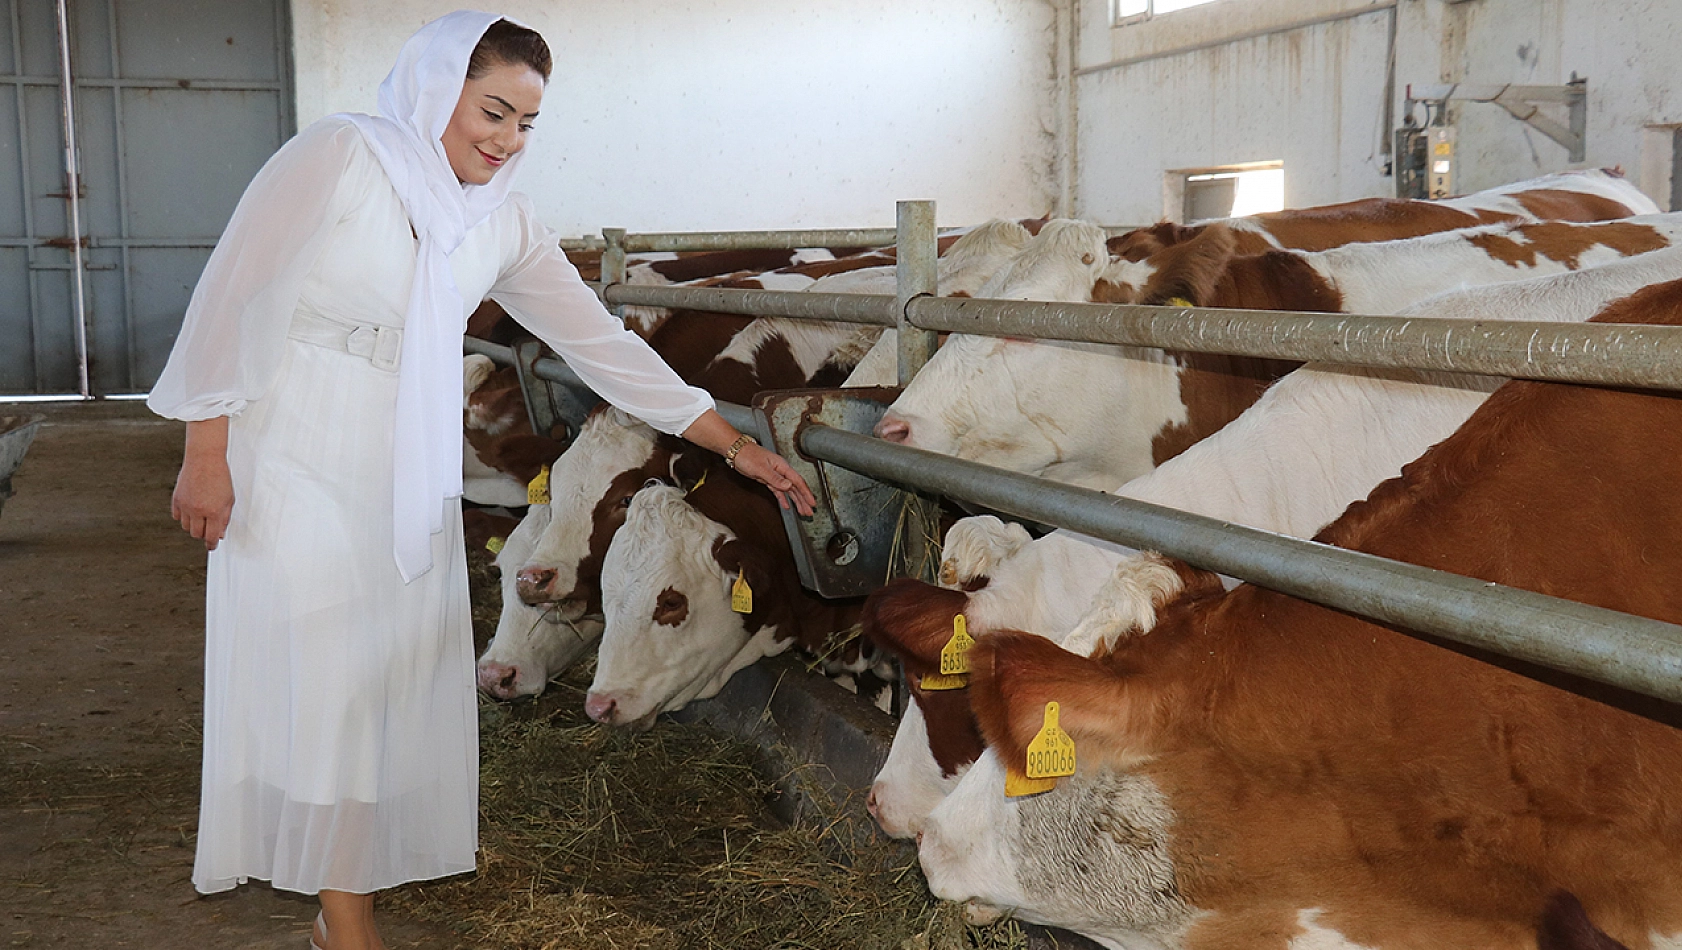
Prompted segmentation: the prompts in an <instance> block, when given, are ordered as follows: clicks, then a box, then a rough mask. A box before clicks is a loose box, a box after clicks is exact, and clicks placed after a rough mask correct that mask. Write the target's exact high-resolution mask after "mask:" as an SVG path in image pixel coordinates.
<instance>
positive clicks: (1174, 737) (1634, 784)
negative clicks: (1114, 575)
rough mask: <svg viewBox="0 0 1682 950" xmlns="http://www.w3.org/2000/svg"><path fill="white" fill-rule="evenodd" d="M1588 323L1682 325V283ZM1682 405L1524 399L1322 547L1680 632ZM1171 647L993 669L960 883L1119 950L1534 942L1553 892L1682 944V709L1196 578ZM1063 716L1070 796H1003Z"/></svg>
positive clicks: (1153, 636)
mask: <svg viewBox="0 0 1682 950" xmlns="http://www.w3.org/2000/svg"><path fill="white" fill-rule="evenodd" d="M1596 319H1597V320H1601V321H1606V322H1615V323H1637V324H1660V325H1669V326H1677V325H1682V281H1676V280H1673V281H1670V282H1667V283H1663V284H1657V285H1653V286H1651V287H1648V288H1645V289H1643V290H1641V291H1638V292H1637V293H1635V294H1633V295H1631V296H1629V297H1627V298H1625V299H1623V300H1620V301H1618V302H1617V303H1615V304H1613V305H1612V306H1610V307H1608V308H1606V310H1605V311H1604V312H1602V313H1601V314H1600V315H1599V316H1597V318H1596ZM1679 479H1682V400H1678V399H1677V398H1676V396H1675V395H1673V394H1670V393H1654V392H1648V391H1642V390H1637V389H1617V388H1603V387H1591V386H1579V385H1565V384H1558V383H1540V382H1532V381H1515V382H1511V383H1508V384H1506V385H1505V386H1504V387H1503V388H1502V389H1501V390H1500V391H1499V392H1497V393H1496V394H1495V395H1494V396H1492V397H1491V398H1490V399H1489V400H1488V401H1487V402H1486V403H1485V404H1484V405H1483V406H1482V407H1480V408H1479V410H1478V411H1477V412H1476V413H1474V414H1473V415H1472V417H1471V418H1469V419H1468V420H1467V421H1466V423H1465V424H1464V425H1462V426H1461V427H1460V428H1459V429H1458V430H1457V431H1456V432H1455V433H1454V434H1453V435H1452V436H1451V437H1450V438H1448V439H1447V440H1445V441H1444V442H1442V443H1441V444H1439V445H1437V446H1435V447H1434V448H1432V449H1431V450H1430V451H1428V452H1427V453H1425V454H1424V455H1423V456H1422V457H1421V458H1420V459H1418V460H1417V461H1415V462H1413V463H1411V464H1409V465H1408V466H1407V467H1406V468H1405V469H1404V471H1403V472H1402V474H1401V475H1400V476H1399V477H1397V478H1393V479H1391V480H1389V481H1387V482H1385V483H1384V484H1382V485H1380V486H1378V487H1377V488H1376V489H1375V490H1374V491H1373V492H1372V493H1371V494H1370V495H1369V496H1368V497H1367V499H1366V500H1364V501H1363V502H1361V503H1358V504H1356V505H1354V506H1352V507H1351V508H1350V509H1349V510H1348V511H1347V512H1345V513H1344V515H1343V516H1342V517H1340V518H1339V519H1338V520H1337V521H1335V522H1334V523H1333V524H1331V525H1330V526H1329V527H1327V528H1326V530H1324V531H1323V532H1321V533H1320V535H1318V537H1317V540H1319V541H1320V542H1322V543H1325V544H1330V545H1335V546H1338V547H1343V548H1348V549H1351V550H1357V551H1363V552H1366V553H1369V554H1374V555H1377V556H1380V557H1387V558H1392V559H1395V560H1400V561H1406V562H1409V563H1415V564H1421V565H1425V566H1429V567H1432V568H1437V569H1441V570H1447V571H1452V572H1455V573H1459V574H1464V575H1468V576H1471V577H1474V578H1477V579H1479V580H1482V581H1486V582H1489V583H1492V584H1504V585H1508V586H1511V587H1517V588H1521V589H1528V590H1539V591H1545V592H1547V593H1550V594H1552V595H1554V596H1560V597H1565V598H1567V599H1571V600H1577V601H1581V602H1586V603H1590V604H1594V605H1596V606H1600V607H1606V608H1611V609H1614V610H1622V611H1626V612H1629V613H1633V614H1637V615H1640V616H1644V617H1651V618H1654V619H1658V620H1663V621H1668V622H1671V623H1677V622H1682V592H1678V590H1677V588H1676V585H1675V584H1673V583H1672V582H1671V581H1672V579H1673V578H1674V577H1676V576H1677V574H1678V573H1679V572H1682V548H1679V547H1678V546H1677V545H1676V544H1675V543H1674V540H1675V538H1676V537H1677V536H1678V535H1679V533H1682V504H1678V495H1677V494H1676V492H1675V486H1676V485H1677V484H1678V483H1679V481H1678V480H1679ZM1179 570H1180V572H1181V573H1183V575H1184V581H1185V584H1186V587H1185V590H1184V592H1183V593H1182V595H1181V596H1180V597H1179V599H1177V600H1176V601H1174V602H1173V603H1171V604H1168V605H1166V606H1165V608H1164V610H1163V612H1162V614H1161V616H1160V617H1159V618H1158V620H1157V622H1156V625H1155V627H1154V629H1152V630H1150V631H1149V633H1148V635H1139V634H1138V632H1137V631H1133V630H1122V631H1116V632H1115V633H1116V634H1117V636H1116V637H1115V638H1114V639H1113V647H1111V648H1107V649H1101V650H1099V651H1098V652H1097V653H1095V654H1094V655H1093V656H1091V657H1085V656H1081V655H1079V654H1075V653H1070V652H1068V651H1066V650H1063V649H1062V648H1060V647H1059V646H1058V645H1056V644H1055V643H1052V642H1051V641H1049V640H1047V639H1045V638H1043V637H1038V636H1033V635H1030V634H1025V633H1013V632H998V633H995V634H993V635H992V636H989V637H986V638H983V639H982V640H980V641H979V642H978V643H977V645H976V646H975V648H974V649H973V650H972V651H971V653H970V665H971V686H970V688H969V692H970V702H971V706H972V708H973V710H974V712H975V716H976V719H977V721H978V722H979V724H980V727H981V731H982V733H983V734H984V736H985V737H986V740H987V742H988V745H989V752H988V753H987V754H986V755H984V756H983V758H982V759H981V760H980V761H978V762H977V764H976V766H975V767H974V768H972V769H971V770H970V772H969V773H968V774H967V775H966V776H965V778H964V779H963V781H962V782H960V783H959V786H958V788H957V789H956V790H955V791H954V792H953V794H952V795H951V796H950V797H949V798H948V799H947V800H946V801H945V802H943V803H942V804H941V805H940V807H938V808H937V809H936V810H935V812H934V813H933V814H932V815H931V816H930V818H929V821H928V823H927V825H926V826H925V829H924V833H923V837H922V841H921V843H920V858H921V862H922V865H923V868H924V871H925V874H926V875H927V878H928V881H929V884H930V887H931V889H932V890H934V892H935V893H936V894H937V895H940V896H942V897H948V898H954V899H979V901H980V902H981V903H983V904H984V905H988V906H991V907H1011V908H1014V909H1015V910H1016V911H1017V912H1018V913H1019V914H1021V915H1022V916H1025V917H1027V918H1028V919H1033V920H1040V921H1043V922H1047V923H1053V924H1061V925H1068V924H1071V923H1074V924H1076V929H1079V930H1081V931H1083V932H1085V933H1088V934H1090V935H1092V936H1094V937H1095V938H1099V939H1101V940H1103V941H1104V942H1107V943H1109V944H1110V945H1113V946H1121V945H1130V944H1129V943H1128V942H1129V941H1135V940H1137V939H1138V938H1139V937H1148V938H1150V939H1153V940H1155V941H1157V943H1158V945H1166V946H1173V947H1184V948H1187V950H1226V948H1239V947H1243V948H1252V947H1262V948H1266V947H1278V948H1285V947H1288V946H1293V947H1301V946H1314V947H1328V948H1330V947H1349V948H1355V947H1359V948H1367V950H1391V948H1403V947H1406V948H1413V947H1458V948H1478V950H1509V948H1511V950H1534V948H1536V947H1537V946H1538V936H1537V931H1538V924H1539V923H1542V924H1543V925H1544V927H1546V926H1547V925H1548V921H1549V918H1550V917H1556V916H1557V906H1558V903H1559V901H1560V899H1561V898H1560V895H1561V894H1564V895H1567V899H1568V901H1569V902H1571V903H1576V902H1580V905H1581V908H1582V909H1583V912H1584V914H1586V918H1587V919H1588V920H1589V921H1592V926H1593V927H1597V928H1599V931H1600V932H1601V934H1602V935H1603V936H1605V937H1607V938H1608V940H1607V942H1605V943H1599V944H1598V945H1600V946H1612V945H1616V944H1613V943H1612V942H1611V941H1616V942H1618V943H1621V944H1623V945H1625V946H1628V947H1632V948H1649V947H1670V946H1675V945H1677V942H1678V941H1682V801H1679V800H1678V795H1679V792H1678V789H1679V788H1682V732H1679V730H1678V728H1677V726H1678V724H1679V723H1682V709H1679V708H1678V707H1677V706H1676V705H1675V704H1672V703H1668V702H1664V701H1660V700H1657V699H1651V698H1648V697H1645V696H1640V695H1637V694H1633V693H1630V692H1627V691H1625V690H1622V689H1619V688H1616V687H1611V686H1606V685H1603V684H1599V683H1595V682H1592V681H1589V680H1586V679H1583V678H1581V677H1578V676H1575V675H1572V674H1567V673H1562V672H1558V671H1551V670H1545V669H1541V668H1538V667H1536V666H1533V665H1531V664H1527V663H1524V662H1522V661H1517V660H1512V659H1508V658H1504V657H1501V656H1498V655H1493V654H1489V653H1487V652H1485V651H1482V650H1478V649H1475V648H1470V647H1463V646H1454V645H1450V644H1445V643H1444V642H1442V641H1440V640H1437V639H1435V638H1432V637H1426V636H1421V635H1417V634H1412V633H1409V632H1408V631H1405V630H1402V629H1399V628H1397V627H1394V626H1392V625H1388V624H1380V623H1373V622H1369V621H1365V620H1362V619H1360V618H1358V617H1356V616H1354V615H1351V614H1347V613H1343V612H1341V611H1336V610H1331V609H1328V608H1324V607H1320V606H1317V605H1314V604H1310V603H1307V602H1305V601H1301V600H1297V599H1295V598H1292V597H1289V596H1286V595H1283V594H1279V593H1275V592H1272V591H1268V590H1265V589H1262V588H1259V587H1255V586H1251V585H1244V586H1241V587H1238V588H1237V589H1235V590H1231V591H1227V590H1225V589H1223V587H1222V586H1221V585H1220V584H1219V583H1218V582H1217V581H1215V580H1214V579H1213V578H1212V577H1210V576H1209V575H1206V574H1202V573H1201V572H1194V571H1191V570H1190V569H1186V568H1183V567H1182V568H1180V569H1179ZM1048 702H1056V703H1057V704H1058V717H1059V720H1060V723H1059V724H1060V726H1061V728H1062V729H1063V730H1064V732H1065V733H1066V734H1067V735H1068V736H1069V737H1071V738H1072V740H1073V743H1074V746H1075V749H1076V750H1077V759H1078V768H1077V771H1076V772H1075V775H1074V777H1073V778H1072V779H1066V780H1063V783H1062V785H1061V786H1060V787H1058V788H1056V789H1055V790H1053V791H1049V792H1045V793H1043V794H1041V795H1038V796H1036V797H1026V798H1017V799H1007V798H1006V797H1005V796H1004V795H1003V794H1002V786H1003V777H1004V776H1003V772H1004V771H1005V769H1004V768H1003V767H1001V763H1008V764H1009V767H1011V768H1017V767H1019V764H1020V763H1022V762H1024V761H1025V752H1026V748H1027V746H1028V744H1029V742H1030V741H1031V740H1032V739H1033V737H1034V736H1035V735H1036V734H1037V733H1038V731H1039V730H1040V728H1041V726H1042V723H1043V719H1044V717H1045V716H1046V704H1047V703H1048Z"/></svg>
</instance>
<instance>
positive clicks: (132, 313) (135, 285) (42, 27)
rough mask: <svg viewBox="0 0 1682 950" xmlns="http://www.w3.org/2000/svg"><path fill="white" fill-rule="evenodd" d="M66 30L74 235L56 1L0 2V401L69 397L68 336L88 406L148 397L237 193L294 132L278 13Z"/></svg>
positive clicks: (134, 7)
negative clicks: (85, 371)
mask: <svg viewBox="0 0 1682 950" xmlns="http://www.w3.org/2000/svg"><path fill="white" fill-rule="evenodd" d="M67 14H68V16H67V20H66V23H67V27H68V51H69V60H70V72H71V76H72V79H73V82H72V88H73V96H72V97H71V99H70V108H69V110H68V111H69V113H70V115H71V117H72V128H73V130H74V133H75V135H74V141H75V143H76V148H77V153H78V156H79V161H78V163H77V165H78V168H77V171H78V172H79V177H80V188H79V192H78V197H79V201H78V202H76V203H77V204H78V205H79V208H78V209H77V210H78V211H79V215H78V216H77V217H79V221H78V222H76V223H79V225H80V233H79V235H75V236H73V231H74V230H75V227H74V225H73V219H72V214H71V200H70V198H71V196H70V195H69V193H68V191H67V184H66V183H67V181H68V180H69V177H68V176H67V175H66V167H65V166H66V162H65V135H64V133H65V121H64V114H65V112H66V111H67V110H66V109H65V105H64V96H63V85H62V83H61V80H60V76H61V56H60V47H59V38H58V11H57V8H56V4H55V0H0V393H75V392H78V391H79V390H80V388H81V380H80V367H79V358H78V349H79V347H78V344H77V333H78V327H79V326H81V325H85V327H86V334H87V351H88V361H89V378H88V385H89V388H90V389H91V391H92V392H93V393H96V394H97V393H124V392H138V391H143V390H145V389H148V388H150V386H151V385H152V383H153V381H155V380H156V378H157V376H158V373H159V372H160V371H161V370H162V368H163V363H164V360H165V359H166V358H167V357H168V355H169V348H170V345H171V343H172V342H173V341H174V339H175V334H176V331H177V330H178V329H179V328H180V324H181V315H182V312H183V311H184V310H185V308H186V304H187V298H188V296H189V295H190V294H191V292H192V288H193V284H194V282H195V281H196V280H197V279H198V275H199V271H200V270H201V269H203V267H204V262H205V260H206V258H208V257H209V255H210V249H211V247H213V246H214V245H215V243H216V237H217V235H218V234H220V233H221V231H222V228H223V226H224V225H225V224H226V223H227V220H228V217H229V216H230V215H231V214H232V213H233V209H234V205H235V203H236V202H237V201H238V200H239V196H240V193H241V191H243V190H244V188H245V185H246V183H247V182H249V181H250V179H251V176H252V175H254V174H255V173H256V171H257V169H258V168H259V167H261V165H262V163H263V161H264V160H266V159H267V158H268V157H269V155H271V154H273V152H274V151H275V149H277V148H279V147H280V144H281V143H282V142H284V141H285V140H286V138H287V137H288V136H290V135H291V133H292V131H293V127H294V124H295V123H294V118H293V113H292V68H291V56H290V48H291V43H290V28H289V26H288V15H287V3H286V2H285V0H68V2H67ZM7 86H9V87H10V88H9V89H8V88H6V87H7ZM78 237H79V240H80V244H81V250H82V253H81V254H80V255H77V254H75V253H73V249H74V242H75V241H76V240H77V238H78ZM78 257H79V258H80V264H81V269H80V272H79V273H78V269H77V264H78V261H77V258H78ZM78 278H79V279H80V285H81V286H80V289H81V295H80V296H81V299H82V301H83V303H82V307H83V308H84V310H85V313H79V312H78V302H77V298H78V292H77V291H78V286H77V285H78Z"/></svg>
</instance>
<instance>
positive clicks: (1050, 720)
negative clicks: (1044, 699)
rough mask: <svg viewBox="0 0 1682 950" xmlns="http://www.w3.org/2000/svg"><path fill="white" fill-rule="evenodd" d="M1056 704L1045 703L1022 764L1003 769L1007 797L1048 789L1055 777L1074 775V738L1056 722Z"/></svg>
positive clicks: (1052, 786)
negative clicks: (1024, 761) (1041, 720)
mask: <svg viewBox="0 0 1682 950" xmlns="http://www.w3.org/2000/svg"><path fill="white" fill-rule="evenodd" d="M1057 716H1058V706H1057V704H1056V703H1054V702H1051V703H1046V704H1045V720H1044V722H1043V723H1042V724H1041V725H1040V731H1039V732H1038V733H1037V734H1036V735H1035V736H1034V740H1033V741H1032V742H1030V743H1028V756H1027V762H1026V763H1025V767H1024V768H1023V769H1022V771H1020V772H1018V771H1017V770H1016V768H1015V767H1014V766H1007V767H1006V769H1005V794H1006V795H1009V796H1011V797H1013V798H1014V797H1016V796H1019V795H1033V794H1035V793H1038V792H1049V791H1051V790H1052V789H1053V788H1056V787H1057V779H1058V778H1060V777H1062V776H1064V775H1073V774H1075V740H1074V739H1072V738H1070V737H1069V734H1068V733H1066V732H1064V731H1063V728H1062V727H1061V726H1059V725H1058V724H1057Z"/></svg>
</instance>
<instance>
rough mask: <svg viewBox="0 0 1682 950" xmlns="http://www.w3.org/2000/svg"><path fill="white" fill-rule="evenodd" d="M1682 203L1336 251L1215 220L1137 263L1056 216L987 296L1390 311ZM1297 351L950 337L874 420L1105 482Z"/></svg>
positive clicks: (1655, 220) (1615, 255) (1540, 269)
mask: <svg viewBox="0 0 1682 950" xmlns="http://www.w3.org/2000/svg"><path fill="white" fill-rule="evenodd" d="M1679 236H1682V216H1677V215H1654V216H1650V217H1646V218H1636V219H1631V220H1628V221H1617V222H1607V223H1600V224H1568V223H1551V222H1550V223H1542V224H1522V225H1492V226H1487V227H1483V228H1477V229H1472V230H1469V231H1450V232H1445V233H1441V234H1430V235H1426V236H1424V237H1418V238H1409V239H1406V240H1400V241H1388V242H1380V243H1362V244H1351V245H1348V246H1346V247H1340V248H1334V249H1332V250H1328V251H1315V252H1302V251H1268V252H1266V253H1264V254H1258V255H1239V254H1237V241H1236V237H1235V236H1234V234H1233V232H1232V231H1231V230H1230V229H1228V228H1227V227H1226V226H1224V225H1211V226H1209V227H1207V228H1204V229H1203V230H1202V231H1201V232H1200V233H1198V234H1197V235H1196V236H1195V237H1192V238H1190V239H1189V240H1186V241H1183V242H1181V243H1178V244H1175V245H1172V246H1169V247H1166V248H1164V249H1162V250H1160V251H1158V252H1157V253H1156V254H1154V255H1153V256H1152V257H1151V258H1149V259H1147V260H1146V261H1143V262H1130V261H1116V262H1114V263H1111V262H1109V261H1108V259H1107V258H1103V257H1101V256H1100V255H1101V254H1102V253H1103V251H1102V246H1103V234H1102V232H1101V231H1099V230H1098V229H1097V228H1095V227H1093V226H1091V225H1086V224H1083V223H1079V222H1053V223H1052V224H1050V225H1047V227H1046V229H1045V230H1044V231H1042V232H1041V233H1040V236H1039V237H1038V238H1036V239H1035V245H1033V246H1030V248H1029V250H1028V251H1026V252H1024V254H1023V255H1022V257H1020V258H1019V259H1018V260H1017V261H1016V262H1015V263H1016V266H1015V271H1014V272H1013V273H1012V274H1010V275H1007V276H1006V278H1005V279H1003V280H1001V281H1000V282H999V283H998V284H996V285H994V286H991V287H988V288H984V290H983V292H982V293H983V296H999V297H1005V298H1011V299H1057V300H1093V299H1102V300H1106V301H1109V302H1117V303H1146V304H1166V303H1168V302H1170V301H1172V300H1184V301H1186V302H1189V303H1192V304H1196V305H1203V306H1212V307H1235V308H1244V309H1259V310H1307V311H1321V312H1337V311H1347V312H1354V313H1371V314H1386V313H1395V312H1397V311H1399V310H1401V309H1402V308H1403V307H1406V306H1408V305H1409V304H1412V303H1414V302H1416V301H1418V300H1422V299H1424V298H1425V297H1428V296H1431V295H1432V294H1436V293H1441V292H1444V291H1447V290H1452V289H1455V288H1459V287H1468V286H1480V285H1484V284H1493V283H1500V282H1504V281H1511V280H1519V279H1522V278H1525V277H1531V276H1538V275H1543V274H1550V273H1561V272H1564V271H1567V270H1574V269H1577V268H1581V267H1588V266H1594V265H1596V264H1599V263H1604V262H1605V261H1608V260H1616V259H1620V258H1621V257H1624V256H1627V255H1630V254H1637V253H1642V252H1645V251H1649V250H1654V249H1657V248H1662V247H1667V246H1670V244H1671V243H1672V242H1673V241H1675V240H1676V239H1677V238H1678V237H1679ZM1294 365H1295V364H1291V363H1287V362H1284V361H1279V360H1257V359H1245V358H1236V357H1226V356H1219V355H1210V354H1187V353H1169V352H1165V351H1163V350H1159V349H1154V348H1145V347H1117V346H1104V345H1098V344H1083V343H1063V342H1051V341H1041V342H1032V341H1024V340H1014V339H1002V338H993V337H977V336H972V335H967V334H954V335H953V336H952V337H951V338H949V339H948V340H947V342H946V345H945V346H943V347H942V348H941V350H940V352H939V353H938V354H937V355H936V356H935V357H934V359H932V360H930V361H929V364H928V365H927V366H926V367H924V368H923V370H922V371H921V372H920V373H919V374H918V376H917V378H916V379H915V380H913V381H912V383H911V385H910V386H908V387H906V389H905V392H904V393H902V394H901V395H900V397H899V398H898V399H897V400H895V402H894V404H893V405H892V406H891V407H890V409H889V411H888V413H887V414H886V415H885V416H884V417H883V418H882V421H881V423H880V424H879V425H878V426H877V429H876V432H877V434H878V435H879V436H881V437H882V438H885V439H888V440H890V441H894V442H898V443H901V444H904V445H909V446H913V447H915V448H921V449H926V450H929V451H934V452H940V453H942V454H947V455H956V456H958V457H960V458H966V459H969V460H971V461H978V462H985V463H987V464H990V465H995V466H999V467H1003V468H1009V469H1012V470H1015V471H1020V472H1026V473H1029V474H1034V475H1039V476H1041V477H1045V478H1051V479H1054V480H1057V481H1063V482H1069V483H1072V484H1077V485H1082V486H1084V487H1088V488H1095V489H1099V490H1109V489H1112V488H1114V487H1115V486H1116V485H1119V484H1121V483H1123V482H1125V481H1127V480H1128V479H1130V478H1135V477H1138V476H1139V475H1142V474H1144V473H1145V472H1147V471H1149V470H1150V469H1151V468H1152V467H1154V466H1155V465H1157V464H1160V463H1161V462H1162V461H1163V460H1165V459H1167V458H1170V457H1172V456H1173V455H1174V454H1176V453H1177V452H1180V451H1182V450H1184V449H1185V448H1186V447H1187V446H1188V445H1191V444H1192V443H1194V442H1196V441H1197V440H1198V439H1201V438H1204V437H1206V436H1208V435H1209V434H1211V433H1213V432H1215V431H1217V430H1219V429H1220V427H1221V426H1223V425H1225V424H1226V423H1227V422H1229V421H1231V420H1232V419H1233V418H1235V417H1236V416H1237V415H1238V413H1240V412H1242V411H1243V410H1244V408H1245V407H1246V406H1248V405H1250V404H1251V403H1252V402H1254V401H1255V399H1256V398H1257V397H1258V396H1259V395H1260V394H1261V391H1262V390H1263V389H1264V388H1265V387H1266V385H1267V384H1268V383H1269V382H1271V381H1272V380H1273V379H1275V378H1277V377H1278V376H1279V375H1281V374H1282V373H1284V372H1286V371H1288V370H1289V369H1290V368H1292V367H1293V366H1294Z"/></svg>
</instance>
